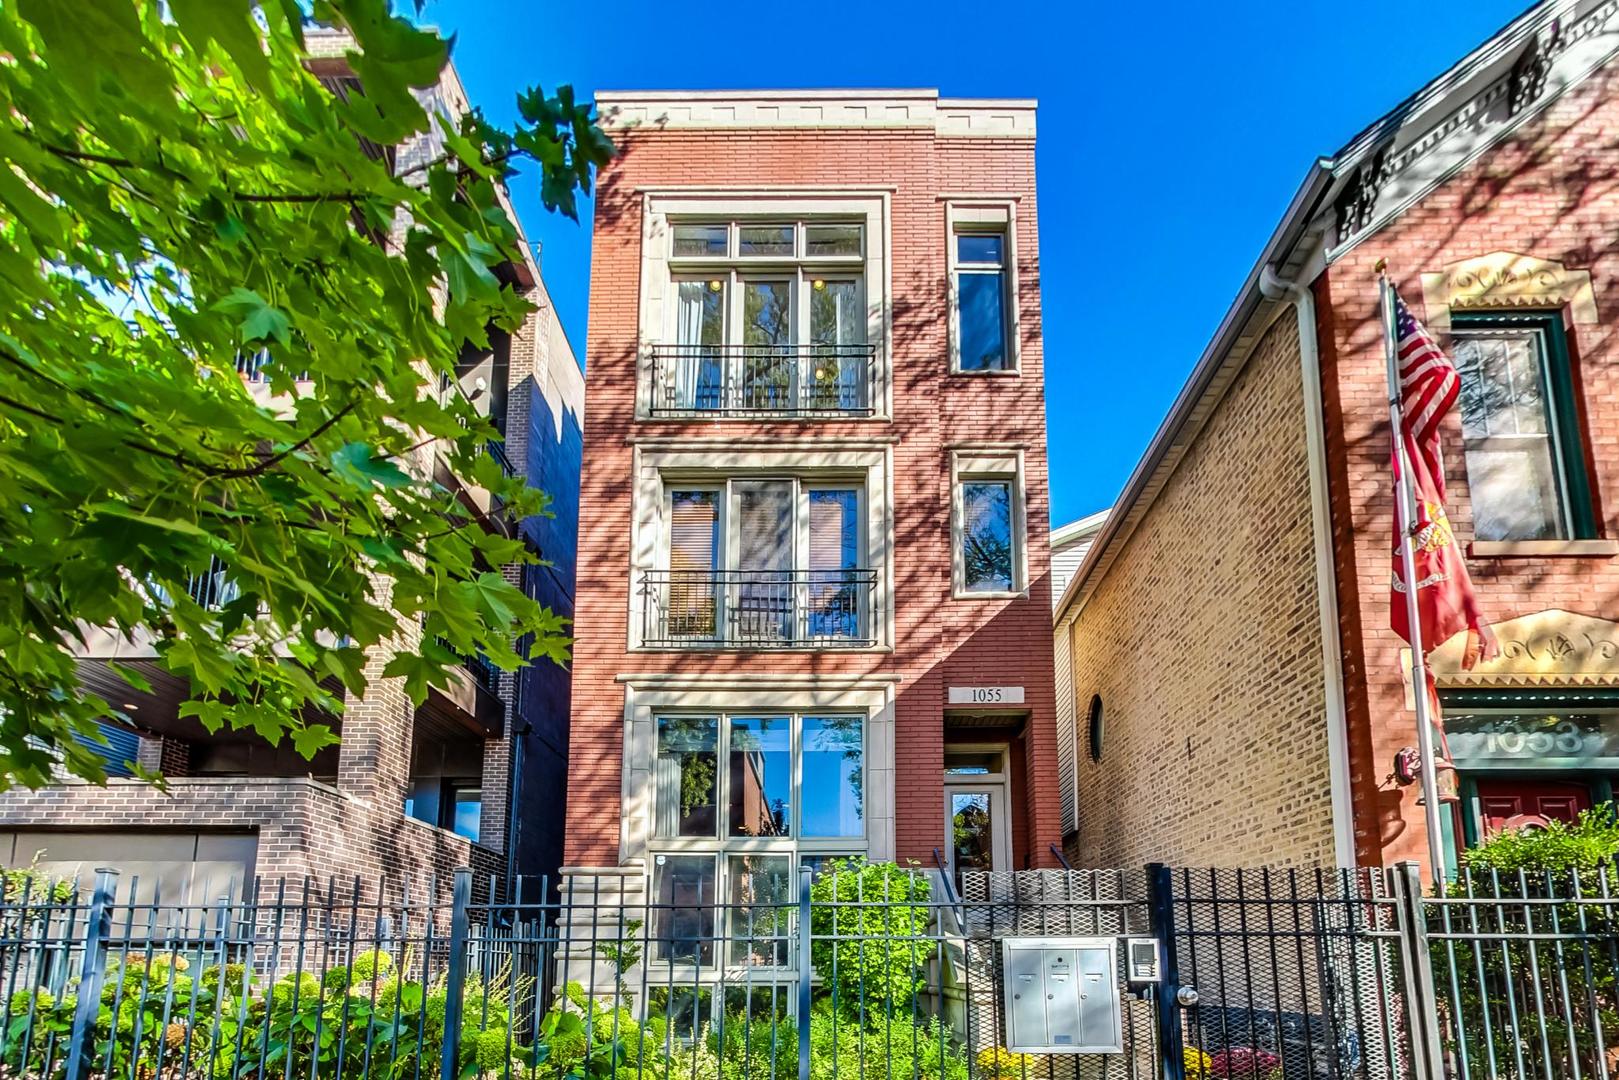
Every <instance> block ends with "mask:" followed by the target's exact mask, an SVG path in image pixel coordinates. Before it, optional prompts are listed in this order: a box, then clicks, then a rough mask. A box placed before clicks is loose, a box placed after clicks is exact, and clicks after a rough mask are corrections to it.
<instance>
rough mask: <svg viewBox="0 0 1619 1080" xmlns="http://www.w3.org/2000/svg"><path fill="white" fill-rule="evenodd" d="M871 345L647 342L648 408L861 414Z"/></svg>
mask: <svg viewBox="0 0 1619 1080" xmlns="http://www.w3.org/2000/svg"><path fill="white" fill-rule="evenodd" d="M875 357H876V347H875V346H872V345H821V344H791V345H774V344H773V345H654V346H652V395H651V401H650V405H649V411H650V413H651V415H653V416H660V417H706V416H720V417H751V418H771V417H783V418H805V417H840V416H842V417H861V416H872V415H874V414H875V412H876V408H875V406H874V404H873V400H874V395H873V392H872V386H873V383H874V378H873V375H874V361H875Z"/></svg>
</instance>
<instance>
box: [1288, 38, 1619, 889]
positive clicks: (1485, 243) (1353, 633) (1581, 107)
mask: <svg viewBox="0 0 1619 1080" xmlns="http://www.w3.org/2000/svg"><path fill="white" fill-rule="evenodd" d="M1615 175H1619V67H1615V66H1612V65H1610V66H1608V67H1607V68H1605V69H1603V70H1601V71H1599V72H1598V73H1597V74H1596V75H1594V76H1593V77H1592V78H1590V79H1589V80H1588V81H1587V82H1585V83H1584V84H1583V85H1581V86H1579V87H1577V88H1575V89H1574V90H1572V91H1570V92H1569V93H1567V94H1565V95H1564V96H1563V97H1562V98H1560V99H1559V100H1557V101H1555V102H1553V103H1552V104H1551V105H1550V106H1548V108H1547V109H1546V110H1545V111H1544V112H1543V113H1542V114H1540V115H1538V116H1536V117H1533V118H1531V120H1530V121H1529V122H1528V123H1527V124H1525V125H1524V126H1523V127H1521V128H1519V129H1518V130H1517V131H1516V132H1515V133H1513V134H1512V135H1511V136H1509V137H1508V138H1507V139H1505V140H1504V141H1503V142H1501V143H1500V144H1499V145H1497V146H1495V147H1493V148H1492V149H1491V150H1490V151H1489V152H1488V153H1487V154H1486V155H1485V156H1484V157H1483V158H1482V159H1481V160H1479V161H1478V162H1476V163H1474V164H1473V165H1471V166H1469V167H1468V168H1467V169H1465V170H1464V171H1462V172H1461V173H1459V174H1458V175H1456V176H1455V177H1453V178H1451V179H1450V180H1448V181H1447V182H1445V183H1444V184H1443V185H1442V186H1440V187H1439V188H1438V189H1436V190H1435V191H1433V192H1432V193H1431V194H1429V195H1427V196H1426V197H1424V198H1423V199H1422V201H1421V202H1420V203H1418V204H1417V205H1415V206H1413V207H1411V208H1410V209H1408V210H1406V211H1405V212H1404V213H1403V214H1401V215H1400V216H1399V217H1398V218H1397V219H1395V220H1394V221H1393V222H1391V223H1390V224H1389V225H1387V226H1385V227H1384V228H1383V229H1382V230H1381V231H1380V232H1379V233H1378V234H1376V235H1375V236H1372V237H1369V238H1367V239H1366V240H1364V241H1362V242H1361V243H1360V245H1359V246H1358V247H1357V248H1356V249H1355V250H1354V251H1352V252H1350V253H1349V255H1348V256H1347V257H1345V258H1344V259H1342V260H1341V261H1339V262H1337V263H1334V264H1333V265H1332V267H1331V268H1330V269H1328V271H1327V272H1326V273H1325V274H1324V275H1323V276H1322V278H1321V279H1319V280H1318V281H1317V283H1316V288H1315V294H1316V303H1317V311H1318V323H1319V338H1320V348H1321V360H1322V369H1323V373H1324V376H1325V377H1324V380H1323V381H1324V384H1325V386H1326V392H1327V397H1326V402H1325V405H1326V411H1327V431H1328V433H1329V441H1328V463H1329V469H1330V474H1331V492H1332V506H1333V522H1334V539H1335V547H1336V553H1337V560H1336V567H1335V573H1336V577H1337V585H1338V596H1339V601H1338V603H1339V610H1340V613H1341V619H1342V628H1343V632H1342V637H1343V647H1344V663H1345V681H1346V691H1347V693H1346V699H1347V700H1346V706H1347V710H1348V714H1349V731H1350V751H1351V769H1352V776H1353V794H1354V804H1355V840H1356V848H1357V857H1358V858H1359V859H1360V860H1361V861H1362V862H1366V863H1389V862H1393V861H1397V860H1400V859H1422V858H1424V857H1425V853H1426V850H1427V844H1426V841H1425V839H1424V837H1423V826H1422V811H1421V808H1420V807H1418V806H1417V805H1416V800H1417V791H1416V788H1414V787H1409V788H1400V787H1397V786H1396V785H1394V784H1393V783H1392V782H1391V781H1390V780H1389V774H1390V771H1391V762H1392V760H1393V757H1394V754H1395V752H1396V751H1398V750H1399V749H1400V748H1401V747H1402V746H1409V745H1413V744H1414V742H1415V737H1416V736H1415V731H1414V729H1413V720H1412V713H1411V712H1410V711H1409V709H1408V708H1407V707H1406V704H1405V690H1404V686H1403V682H1402V679H1401V677H1400V675H1399V666H1398V655H1399V649H1400V648H1401V647H1402V646H1403V643H1402V642H1399V641H1398V639H1397V638H1395V636H1394V634H1393V633H1392V632H1391V631H1390V630H1388V625H1389V618H1388V575H1389V547H1390V543H1391V540H1390V514H1391V512H1392V511H1391V509H1390V507H1391V505H1392V504H1391V496H1390V494H1389V487H1388V484H1389V481H1388V465H1387V454H1388V450H1387V447H1388V437H1387V431H1388V417H1387V412H1386V404H1385V400H1386V390H1385V389H1384V386H1385V377H1384V373H1383V355H1382V345H1381V341H1380V338H1379V336H1378V326H1377V314H1376V300H1377V292H1376V290H1375V288H1373V287H1372V284H1371V283H1372V281H1373V275H1372V266H1373V264H1374V263H1375V261H1376V260H1377V259H1379V258H1387V259H1388V262H1389V267H1390V271H1391V273H1392V274H1393V275H1394V277H1395V280H1396V282H1397V284H1398V285H1399V287H1400V290H1401V293H1402V295H1403V296H1404V297H1405V299H1406V302H1407V303H1408V304H1410V305H1411V306H1412V308H1413V310H1414V311H1416V312H1417V314H1418V315H1419V317H1422V318H1425V319H1428V320H1430V321H1434V320H1436V318H1438V317H1440V316H1442V314H1443V313H1442V312H1437V311H1428V310H1424V309H1422V308H1421V307H1420V306H1419V299H1420V298H1421V297H1422V296H1423V290H1422V284H1421V279H1420V275H1421V274H1422V273H1424V272H1432V271H1437V270H1440V269H1442V268H1443V267H1444V266H1445V265H1447V264H1449V263H1453V262H1457V261H1459V260H1462V259H1467V258H1473V257H1476V256H1480V255H1484V254H1487V253H1489V252H1495V251H1503V250H1504V251H1511V252H1516V253H1519V254H1521V255H1527V256H1532V257H1535V258H1539V259H1547V260H1553V261H1557V262H1561V263H1563V264H1564V265H1566V266H1567V267H1569V268H1570V269H1578V270H1584V271H1589V272H1590V274H1591V279H1592V284H1593V290H1594V294H1595V299H1596V302H1597V309H1598V313H1599V322H1598V323H1597V324H1595V325H1584V324H1579V323H1576V322H1574V321H1573V320H1572V318H1570V317H1569V313H1568V312H1567V311H1566V310H1565V313H1564V314H1565V327H1566V330H1567V333H1568V336H1569V346H1570V352H1571V359H1572V362H1573V365H1574V369H1575V376H1576V385H1577V387H1578V390H1579V393H1578V407H1579V412H1580V414H1581V419H1582V421H1583V424H1582V425H1581V430H1580V431H1579V432H1578V433H1577V437H1578V438H1579V440H1580V442H1581V444H1582V449H1583V451H1584V454H1585V460H1586V468H1587V470H1588V474H1589V476H1590V480H1591V488H1592V494H1593V496H1594V503H1595V506H1596V511H1597V520H1598V531H1599V534H1600V535H1602V536H1606V537H1614V536H1619V504H1616V497H1615V493H1616V492H1619V434H1616V433H1619V332H1616V328H1619V190H1616V189H1615V187H1614V185H1613V183H1612V182H1611V179H1609V178H1611V177H1613V176H1615ZM1441 438H1442V440H1443V441H1444V444H1445V447H1446V453H1447V461H1448V465H1449V468H1448V470H1447V477H1446V478H1447V482H1448V489H1449V490H1448V494H1449V499H1450V507H1449V509H1450V518H1451V522H1452V524H1453V525H1454V526H1455V530H1456V535H1457V539H1458V540H1459V541H1460V542H1461V543H1462V544H1463V545H1466V544H1468V543H1469V542H1470V541H1471V540H1472V536H1473V520H1472V519H1473V513H1472V506H1471V502H1470V497H1469V493H1468V488H1467V475H1466V470H1465V469H1464V468H1462V463H1461V461H1460V459H1459V447H1460V444H1461V420H1460V418H1459V416H1457V415H1456V414H1455V413H1452V415H1451V416H1449V417H1448V418H1447V421H1446V426H1445V428H1444V431H1443V433H1442V435H1441ZM1468 566H1469V570H1470V572H1471V574H1472V576H1473V581H1474V584H1475V585H1476V586H1477V588H1478V591H1479V596H1480V600H1481V602H1482V604H1483V607H1484V613H1485V617H1486V618H1487V619H1489V620H1490V621H1492V622H1499V621H1503V620H1506V619H1510V618H1513V617H1515V616H1519V615H1526V614H1529V613H1532V612H1538V611H1542V610H1545V609H1548V608H1559V609H1563V610H1566V611H1570V612H1575V613H1580V614H1586V615H1592V616H1597V617H1599V618H1602V619H1614V618H1615V617H1616V616H1619V604H1616V602H1615V597H1616V596H1619V561H1616V560H1615V559H1614V558H1613V557H1612V556H1599V557H1575V556H1560V557H1541V558H1480V557H1477V556H1473V557H1471V558H1469V560H1468Z"/></svg>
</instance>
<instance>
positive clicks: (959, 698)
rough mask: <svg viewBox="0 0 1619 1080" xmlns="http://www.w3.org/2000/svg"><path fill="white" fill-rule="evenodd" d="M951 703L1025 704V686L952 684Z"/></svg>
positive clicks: (949, 702) (949, 701)
mask: <svg viewBox="0 0 1619 1080" xmlns="http://www.w3.org/2000/svg"><path fill="white" fill-rule="evenodd" d="M946 704H949V705H1021V704H1023V687H1021V686H952V687H950V691H949V697H948V698H946Z"/></svg>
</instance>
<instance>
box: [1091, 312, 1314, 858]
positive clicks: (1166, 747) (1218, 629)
mask: <svg viewBox="0 0 1619 1080" xmlns="http://www.w3.org/2000/svg"><path fill="white" fill-rule="evenodd" d="M1302 402H1303V390H1302V381H1301V377H1300V369H1299V343H1298V331H1297V320H1296V319H1295V317H1294V315H1293V313H1292V311H1291V309H1288V310H1285V311H1284V312H1283V313H1282V314H1281V316H1280V317H1278V318H1277V320H1276V321H1275V322H1274V323H1273V324H1272V325H1271V327H1270V329H1268V330H1267V331H1265V333H1264V336H1263V338H1262V339H1261V340H1260V342H1259V344H1258V345H1257V346H1256V347H1255V349H1254V352H1253V354H1252V356H1251V357H1250V358H1249V360H1248V362H1247V365H1246V366H1245V368H1244V369H1243V371H1242V373H1241V375H1239V376H1238V377H1237V379H1236V380H1235V382H1234V383H1233V384H1232V386H1231V388H1230V389H1229V390H1227V392H1226V396H1225V398H1224V400H1223V401H1222V402H1221V405H1220V407H1219V410H1218V412H1217V413H1216V414H1215V415H1214V417H1213V418H1212V419H1211V421H1210V422H1209V424H1208V426H1207V427H1205V428H1204V429H1203V431H1202V432H1201V433H1199V435H1198V436H1197V438H1196V441H1195V442H1194V443H1193V445H1192V446H1191V447H1190V448H1189V449H1188V451H1187V452H1186V455H1185V457H1183V458H1182V459H1181V461H1180V463H1179V465H1177V466H1176V468H1175V470H1174V473H1173V474H1172V475H1171V477H1170V478H1169V480H1168V482H1167V484H1166V485H1165V487H1164V489H1163V491H1162V492H1161V493H1160V494H1159V495H1158V497H1157V500H1156V501H1155V502H1154V503H1153V505H1152V507H1151V509H1150V510H1149V511H1148V512H1147V514H1146V516H1145V517H1144V519H1143V520H1142V521H1141V523H1140V524H1139V525H1138V526H1137V527H1136V529H1135V531H1134V533H1133V534H1132V535H1131V536H1130V538H1129V539H1128V541H1126V542H1125V544H1124V545H1123V547H1122V548H1121V550H1120V551H1119V554H1118V555H1117V558H1116V561H1115V562H1114V563H1113V565H1112V567H1111V568H1110V570H1109V571H1108V573H1107V576H1106V578H1105V579H1104V580H1103V581H1102V582H1101V583H1100V584H1099V585H1098V586H1097V588H1096V590H1095V592H1094V594H1093V595H1092V596H1091V597H1090V599H1089V601H1088V603H1086V604H1085V605H1084V607H1083V608H1082V609H1081V610H1080V612H1079V614H1078V617H1077V618H1075V619H1074V620H1073V621H1072V625H1071V628H1070V639H1071V641H1072V648H1073V657H1072V662H1073V673H1074V674H1073V685H1074V700H1075V712H1076V716H1077V724H1078V728H1077V732H1076V736H1077V750H1078V754H1077V757H1078V784H1079V829H1080V831H1079V836H1078V840H1077V844H1075V846H1074V853H1075V854H1076V855H1077V856H1078V858H1080V859H1081V860H1083V862H1084V863H1086V864H1088V865H1096V866H1131V865H1139V864H1141V863H1145V862H1153V861H1166V862H1171V863H1178V864H1181V865H1198V866H1203V865H1220V866H1227V865H1254V864H1284V863H1290V864H1303V865H1313V864H1317V863H1328V864H1330V863H1331V861H1332V853H1333V847H1332V845H1333V841H1332V824H1331V805H1330V797H1331V787H1330V784H1329V782H1328V764H1327V744H1326V727H1325V703H1324V698H1323V687H1322V681H1321V677H1320V662H1321V631H1320V623H1319V619H1318V617H1317V612H1316V608H1315V567H1314V550H1313V547H1312V545H1311V535H1310V505H1309V499H1310V492H1309V478H1308V470H1307V463H1306V460H1305V452H1306V451H1305V440H1304V421H1303V409H1302ZM1095 696H1100V698H1101V700H1102V713H1103V740H1102V755H1101V761H1100V762H1095V761H1093V760H1092V759H1091V756H1090V733H1089V723H1088V721H1089V710H1090V703H1091V701H1092V698H1093V697H1095ZM1283 822H1285V823H1286V826H1285V827H1281V826H1280V823H1283Z"/></svg>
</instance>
